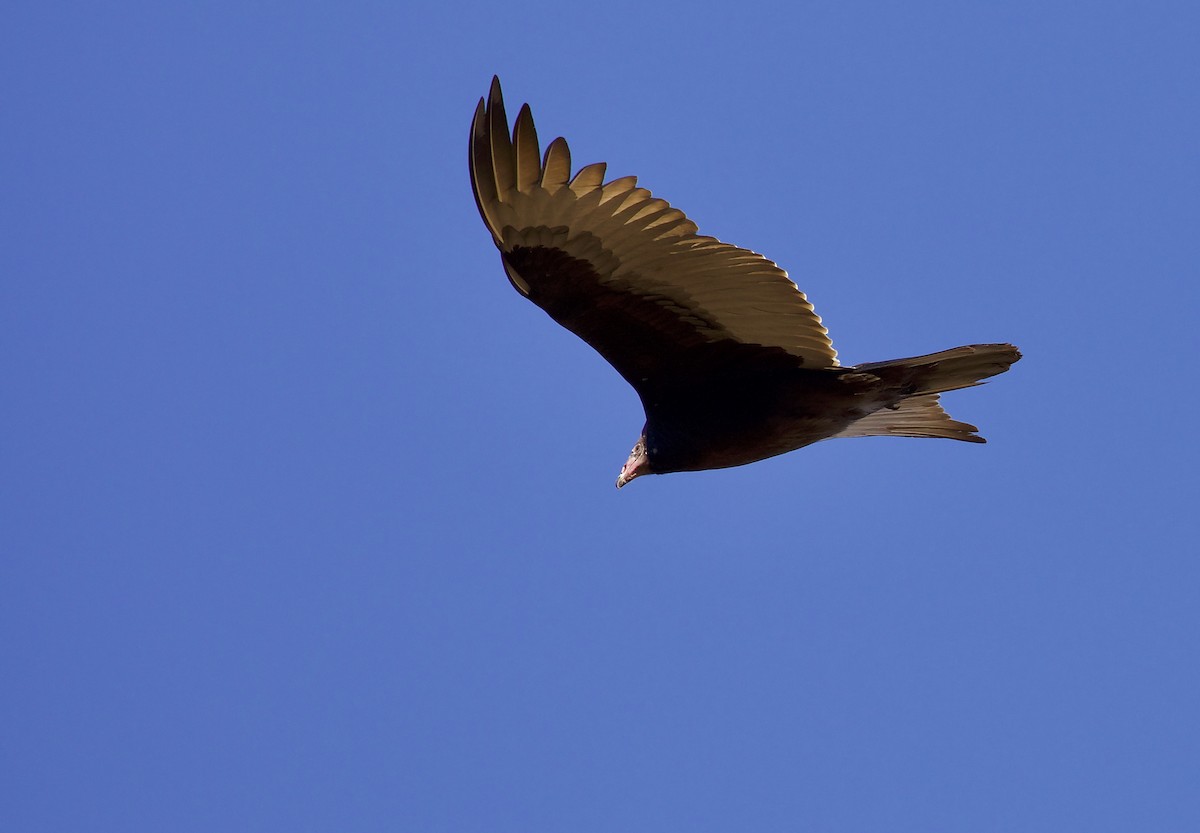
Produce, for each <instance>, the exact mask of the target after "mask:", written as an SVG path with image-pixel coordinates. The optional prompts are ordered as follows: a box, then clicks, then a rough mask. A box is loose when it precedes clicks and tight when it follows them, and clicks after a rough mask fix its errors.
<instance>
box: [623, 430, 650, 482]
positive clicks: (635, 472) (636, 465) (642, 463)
mask: <svg viewBox="0 0 1200 833" xmlns="http://www.w3.org/2000/svg"><path fill="white" fill-rule="evenodd" d="M648 469H649V461H648V460H647V459H646V444H645V440H644V439H642V440H638V444H637V445H635V446H634V447H633V452H632V453H631V454H630V455H629V459H628V460H626V461H625V465H623V466H621V474H620V475H619V476H618V477H617V488H618V489H619V488H621V487H622V486H624V485H625V484H626V483H628V482H629V481H630V480H633V478H635V477H637V476H639V475H642V474H645V473H646V472H647V471H648Z"/></svg>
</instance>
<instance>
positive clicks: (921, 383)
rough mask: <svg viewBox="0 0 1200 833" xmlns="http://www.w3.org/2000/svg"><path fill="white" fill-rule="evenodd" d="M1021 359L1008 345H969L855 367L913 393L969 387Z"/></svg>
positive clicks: (1017, 352)
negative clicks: (910, 389) (902, 385)
mask: <svg viewBox="0 0 1200 833" xmlns="http://www.w3.org/2000/svg"><path fill="white" fill-rule="evenodd" d="M1020 358H1021V352H1020V351H1019V350H1017V348H1016V347H1013V346H1012V345H1011V344H969V345H967V346H966V347H955V348H953V349H950V350H943V351H941V352H940V353H930V354H929V355H928V356H914V357H913V358H911V359H892V360H891V361H887V362H869V363H868V364H860V365H855V368H854V369H855V370H860V371H866V372H867V373H874V374H875V375H877V376H879V377H881V378H883V379H885V380H887V381H892V380H896V381H899V380H901V379H903V380H904V384H907V385H909V386H912V387H913V391H912V394H911V395H913V396H918V395H920V394H924V393H945V392H946V391H948V390H958V389H960V388H970V387H974V386H975V385H978V384H979V383H980V382H982V381H983V380H984V379H987V378H989V377H991V376H996V375H998V374H1000V373H1003V372H1004V371H1006V370H1008V369H1009V368H1010V367H1012V365H1013V364H1014V363H1015V362H1016V361H1017V360H1018V359H1020Z"/></svg>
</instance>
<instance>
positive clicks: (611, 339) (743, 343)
mask: <svg viewBox="0 0 1200 833" xmlns="http://www.w3.org/2000/svg"><path fill="white" fill-rule="evenodd" d="M469 155H470V169H471V187H472V189H473V190H474V192H475V202H476V204H477V205H478V207H479V213H480V215H481V216H482V217H483V222H484V224H485V225H486V226H487V228H488V231H490V232H491V234H492V240H493V241H494V242H495V244H496V247H497V248H498V249H499V250H500V259H501V262H502V263H503V265H504V271H505V273H506V274H507V275H508V279H509V281H510V282H511V283H512V285H513V287H514V288H516V290H517V291H518V292H520V293H521V294H522V295H524V296H525V297H526V298H528V299H529V300H531V301H533V303H535V304H537V305H538V306H539V307H541V308H542V309H543V310H545V312H546V313H547V314H548V315H549V316H550V317H551V318H553V319H554V320H555V321H557V322H558V323H559V324H561V325H562V326H564V327H566V328H567V329H568V330H570V331H571V332H573V333H575V335H577V336H579V337H580V338H582V339H583V340H584V341H586V342H587V343H588V344H590V345H591V346H592V347H593V348H595V350H596V351H597V352H598V353H600V355H601V356H603V357H604V358H605V359H606V360H607V361H608V362H609V364H611V365H612V366H613V367H614V368H615V369H616V371H617V372H618V373H620V374H621V376H623V377H624V378H625V380H626V381H627V382H629V384H630V385H632V386H633V389H634V390H635V391H637V394H638V396H639V397H640V398H641V400H642V406H643V407H644V408H645V411H646V423H645V426H644V427H643V429H642V434H641V436H640V437H639V438H638V441H637V443H636V445H634V447H633V451H632V452H631V453H630V455H629V459H628V460H627V461H626V463H625V465H624V466H623V467H622V468H621V474H620V476H619V477H618V478H617V488H618V489H619V488H621V487H622V486H624V485H625V484H626V483H628V482H629V481H631V480H633V479H634V478H635V477H640V476H641V475H644V474H667V473H670V472H681V471H703V470H706V469H719V468H727V467H730V466H741V465H744V464H746V463H753V462H755V461H757V460H763V459H766V458H768V457H774V456H775V455H777V454H784V453H786V452H788V451H794V450H795V449H797V448H802V447H804V446H806V445H811V444H812V443H815V442H818V441H820V440H827V439H833V438H837V437H875V436H890V437H944V438H947V439H953V440H963V441H966V442H974V443H982V442H984V439H983V437H981V436H979V434H978V433H977V431H978V430H979V429H977V428H976V427H975V426H974V425H969V424H967V423H965V422H959V421H957V420H954V419H951V418H950V415H949V414H947V413H946V412H945V411H944V410H943V409H942V406H941V404H940V403H939V401H938V398H939V396H940V395H941V394H942V393H945V392H946V391H952V390H958V389H959V388H967V387H971V386H973V385H977V384H979V383H980V382H981V381H982V380H983V379H986V378H988V377H990V376H995V375H996V374H998V373H1003V372H1004V371H1006V370H1008V368H1009V367H1010V366H1011V365H1012V364H1013V363H1014V362H1016V361H1017V360H1018V359H1019V358H1021V354H1020V353H1019V352H1018V351H1017V348H1016V347H1014V346H1012V345H1011V344H972V345H968V346H965V347H955V348H953V349H950V350H943V351H941V352H938V353H931V354H929V355H926V356H916V357H914V358H908V359H893V360H891V361H884V362H870V363H867V364H860V365H855V366H853V367H842V366H840V365H839V364H838V360H837V353H836V351H834V349H833V344H832V343H831V342H830V340H829V335H828V333H827V331H826V329H825V327H823V326H822V325H821V319H820V318H819V317H818V316H817V314H816V313H815V312H814V311H813V307H812V304H810V303H809V302H808V299H807V298H806V297H805V296H804V293H803V292H801V291H800V290H799V289H798V288H797V287H796V285H795V284H794V283H792V281H791V280H790V279H789V278H788V276H787V273H786V272H784V271H783V270H782V269H780V268H779V267H778V266H776V265H775V264H774V263H773V262H772V261H770V260H767V259H766V258H765V257H763V256H762V255H760V254H756V253H755V252H751V251H748V250H746V249H741V248H738V247H737V246H731V245H729V244H728V243H722V242H721V241H719V240H717V239H716V238H713V237H708V236H705V235H701V234H698V233H697V229H696V225H695V223H693V222H692V221H691V220H689V219H688V218H687V217H686V216H685V215H684V213H683V212H682V211H680V210H679V209H678V208H673V207H672V206H671V205H670V204H669V203H667V202H666V201H665V200H662V199H658V198H656V197H653V196H652V195H651V194H650V192H649V191H647V190H646V189H644V188H639V187H638V185H637V179H636V177H632V176H626V177H621V178H619V179H611V180H609V181H608V182H605V181H604V174H605V165H604V163H603V162H600V163H596V164H593V165H587V166H585V167H583V168H580V169H579V170H578V171H576V172H575V175H574V176H572V175H571V153H570V150H569V149H568V148H567V142H566V140H565V139H562V138H561V137H560V138H557V139H555V140H554V141H553V142H551V143H550V144H549V145H548V146H547V147H546V152H545V155H543V154H542V152H541V150H540V148H539V145H538V139H537V133H536V132H535V131H534V126H533V116H532V115H531V113H530V110H529V105H528V104H526V105H525V106H523V107H522V108H521V111H520V113H519V115H518V116H517V120H516V123H515V125H514V127H513V130H512V134H511V135H510V134H509V126H508V117H507V116H506V115H505V112H504V99H503V97H502V95H501V92H500V79H499V78H493V79H492V86H491V90H490V91H489V93H488V96H487V98H486V99H483V98H481V99H480V100H479V106H478V107H477V108H476V109H475V117H474V119H473V120H472V122H471V140H470V154H469Z"/></svg>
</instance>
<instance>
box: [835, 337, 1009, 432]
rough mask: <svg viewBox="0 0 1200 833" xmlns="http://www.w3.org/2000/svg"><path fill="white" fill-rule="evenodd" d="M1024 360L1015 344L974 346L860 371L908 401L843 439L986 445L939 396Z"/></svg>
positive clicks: (850, 429)
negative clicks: (944, 407) (897, 390)
mask: <svg viewBox="0 0 1200 833" xmlns="http://www.w3.org/2000/svg"><path fill="white" fill-rule="evenodd" d="M1020 358H1021V353H1020V351H1018V350H1017V348H1016V347H1013V346H1012V345H1011V344H971V345H968V346H966V347H955V348H953V349H952V350H943V351H941V352H940V353H930V354H929V355H928V356H914V357H913V358H909V359H893V360H892V361H887V362H871V363H869V364H860V365H856V366H855V367H854V370H855V371H858V372H865V373H870V374H872V375H875V376H878V377H879V378H880V379H881V380H882V381H883V383H884V384H885V385H886V386H887V387H889V388H893V389H894V388H895V387H900V388H902V389H903V390H904V391H905V395H906V398H904V399H902V400H900V401H899V402H897V403H896V404H894V405H891V406H890V407H885V408H881V409H880V410H878V411H875V412H874V413H871V414H869V415H867V416H865V417H863V418H862V419H860V420H857V421H855V422H853V423H851V424H850V425H849V426H848V427H847V428H846V429H845V430H843V431H842V432H841V433H840V434H837V435H836V436H838V437H880V436H892V437H944V438H946V439H953V440H964V441H966V442H974V443H981V442H986V440H984V438H983V437H981V436H979V435H978V434H977V433H976V432H977V431H978V430H979V429H978V428H976V427H975V426H974V425H971V424H970V423H966V422H959V421H957V420H955V419H951V417H950V415H949V414H947V413H946V412H945V411H944V410H942V406H941V404H940V403H939V402H938V394H941V393H945V392H946V391H950V390H959V389H960V388H969V387H974V386H975V385H978V384H980V383H981V382H982V381H983V380H984V379H987V378H989V377H991V376H995V375H997V374H1000V373H1003V372H1004V371H1006V370H1008V369H1009V368H1010V367H1012V365H1013V364H1014V363H1015V362H1016V361H1017V360H1018V359H1020Z"/></svg>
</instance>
